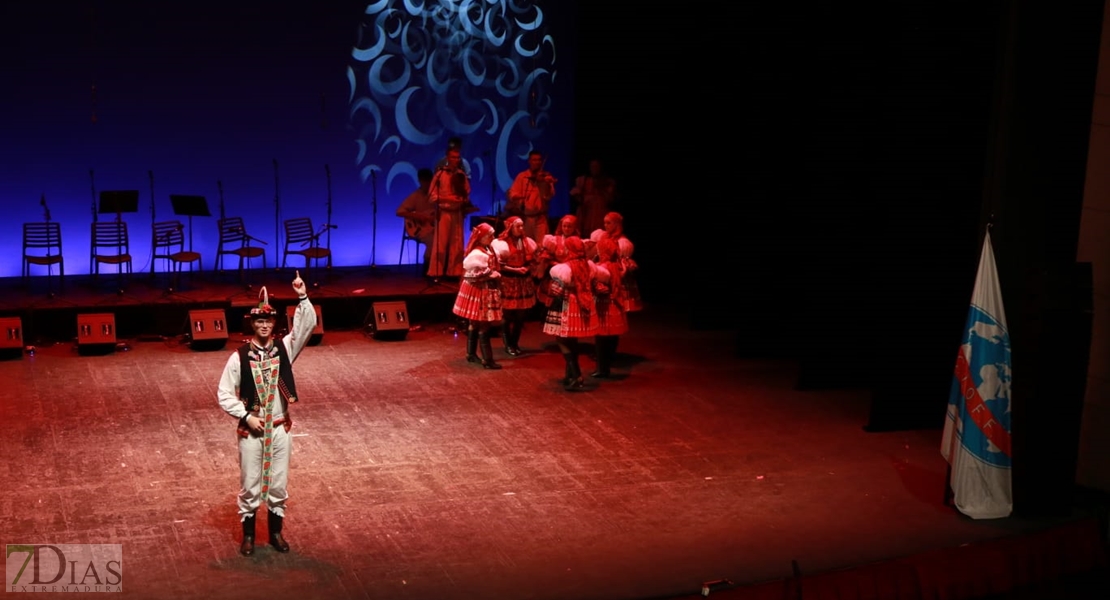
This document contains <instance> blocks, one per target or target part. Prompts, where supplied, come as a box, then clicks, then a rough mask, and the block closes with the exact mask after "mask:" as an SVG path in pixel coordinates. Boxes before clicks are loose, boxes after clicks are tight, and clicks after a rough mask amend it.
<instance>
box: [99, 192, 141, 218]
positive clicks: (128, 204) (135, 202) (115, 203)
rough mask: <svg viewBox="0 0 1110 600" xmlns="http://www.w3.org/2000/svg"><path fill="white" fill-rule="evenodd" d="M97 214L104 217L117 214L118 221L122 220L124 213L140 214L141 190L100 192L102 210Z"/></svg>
mask: <svg viewBox="0 0 1110 600" xmlns="http://www.w3.org/2000/svg"><path fill="white" fill-rule="evenodd" d="M96 212H97V213H99V214H102V215H108V214H115V215H116V220H117V221H120V220H122V218H123V217H122V215H123V213H133V212H139V190H105V191H103V192H100V208H99V209H98V210H97V211H96Z"/></svg>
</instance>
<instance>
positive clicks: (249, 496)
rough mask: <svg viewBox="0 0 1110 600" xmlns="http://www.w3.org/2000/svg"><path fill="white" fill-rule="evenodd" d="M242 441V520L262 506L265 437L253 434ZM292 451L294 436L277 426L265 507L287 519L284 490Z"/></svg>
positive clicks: (240, 438)
mask: <svg viewBox="0 0 1110 600" xmlns="http://www.w3.org/2000/svg"><path fill="white" fill-rule="evenodd" d="M235 437H237V438H239V486H240V489H239V520H240V521H242V520H243V519H246V518H247V516H249V515H253V514H254V511H255V510H257V509H258V507H259V506H260V505H261V504H262V450H263V443H262V442H263V439H264V438H263V436H261V435H257V436H256V435H254V434H251V435H249V436H247V437H240V436H239V435H238V434H236V436H235ZM292 452H293V436H291V435H289V433H288V432H287V431H285V426H284V425H278V426H276V427H274V442H273V466H272V467H271V469H270V491H269V494H268V496H267V499H266V507H267V508H268V509H270V510H272V511H274V514H276V515H278V516H279V517H284V516H285V501H286V500H288V499H289V493H288V492H287V491H286V489H285V485H286V483H287V482H288V481H289V455H290V454H292Z"/></svg>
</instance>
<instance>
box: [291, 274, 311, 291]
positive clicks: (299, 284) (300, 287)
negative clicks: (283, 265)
mask: <svg viewBox="0 0 1110 600" xmlns="http://www.w3.org/2000/svg"><path fill="white" fill-rule="evenodd" d="M296 274H297V276H296V277H295V278H294V279H293V291H294V292H296V293H297V296H305V295H307V294H308V292H307V291H305V285H304V280H302V279H301V272H300V271H296Z"/></svg>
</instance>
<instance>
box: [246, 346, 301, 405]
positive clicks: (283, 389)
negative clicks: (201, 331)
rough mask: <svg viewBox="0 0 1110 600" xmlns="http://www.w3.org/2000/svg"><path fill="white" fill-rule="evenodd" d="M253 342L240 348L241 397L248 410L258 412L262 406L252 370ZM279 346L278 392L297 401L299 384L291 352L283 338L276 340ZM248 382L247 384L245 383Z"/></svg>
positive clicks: (290, 399)
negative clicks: (295, 377)
mask: <svg viewBox="0 0 1110 600" xmlns="http://www.w3.org/2000/svg"><path fill="white" fill-rule="evenodd" d="M251 347H252V344H251V343H250V342H247V343H246V344H243V345H242V346H241V347H240V348H239V398H240V399H242V401H243V404H244V405H245V406H246V407H247V412H249V413H257V412H258V409H259V408H260V402H259V399H258V389H257V388H256V387H255V384H254V380H253V374H252V371H251V367H250V363H251V359H250V351H251ZM274 347H275V348H277V353H278V360H279V361H280V363H279V364H278V393H279V394H280V395H281V397H282V399H284V400H285V401H286V403H289V402H296V401H297V384H296V382H295V381H294V380H293V364H292V363H291V362H290V361H289V352H287V351H286V350H285V344H284V343H283V342H282V340H280V339H277V340H274ZM243 382H246V385H243Z"/></svg>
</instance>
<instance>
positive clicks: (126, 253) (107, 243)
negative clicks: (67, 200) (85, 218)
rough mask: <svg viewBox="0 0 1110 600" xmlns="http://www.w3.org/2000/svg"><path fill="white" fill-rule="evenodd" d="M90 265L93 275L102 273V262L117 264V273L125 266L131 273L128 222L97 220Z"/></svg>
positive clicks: (93, 231) (93, 227) (94, 228)
mask: <svg viewBox="0 0 1110 600" xmlns="http://www.w3.org/2000/svg"><path fill="white" fill-rule="evenodd" d="M90 246H91V250H90V252H89V255H90V258H89V266H90V268H91V270H92V275H93V276H96V275H99V274H100V264H101V263H105V264H109V265H116V273H117V274H122V273H123V267H124V266H126V267H127V273H128V274H131V241H130V238H129V237H128V235H127V223H125V222H123V221H96V222H95V223H93V224H92V236H91V243H90Z"/></svg>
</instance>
